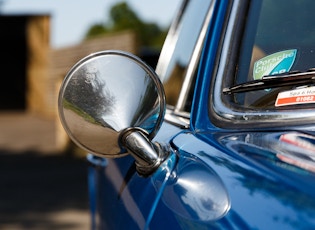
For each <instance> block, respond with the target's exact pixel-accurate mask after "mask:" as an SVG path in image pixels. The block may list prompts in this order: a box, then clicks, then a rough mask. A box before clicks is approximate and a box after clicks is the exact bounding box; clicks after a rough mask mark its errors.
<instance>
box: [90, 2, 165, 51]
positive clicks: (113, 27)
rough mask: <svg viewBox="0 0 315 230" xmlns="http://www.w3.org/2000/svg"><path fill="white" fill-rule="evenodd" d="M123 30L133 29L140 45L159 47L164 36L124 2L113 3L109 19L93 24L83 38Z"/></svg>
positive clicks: (160, 30)
mask: <svg viewBox="0 0 315 230" xmlns="http://www.w3.org/2000/svg"><path fill="white" fill-rule="evenodd" d="M123 30H133V31H134V32H135V33H136V34H137V37H138V39H139V43H140V45H142V46H148V47H152V48H157V49H160V48H161V47H162V45H163V42H164V39H165V37H166V33H167V32H166V30H162V29H161V28H160V27H159V26H158V25H157V24H156V23H147V22H143V21H142V20H141V19H140V18H139V17H138V16H137V14H136V13H135V12H134V11H133V10H132V9H131V8H130V7H129V6H128V4H127V3H126V2H120V3H117V4H116V5H114V6H113V7H112V8H111V10H110V21H109V22H107V23H105V24H95V25H93V26H91V28H90V29H89V30H88V32H87V34H86V36H85V38H86V39H89V38H93V37H95V36H99V35H103V34H106V33H113V32H117V31H123Z"/></svg>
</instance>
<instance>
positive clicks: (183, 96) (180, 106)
mask: <svg viewBox="0 0 315 230" xmlns="http://www.w3.org/2000/svg"><path fill="white" fill-rule="evenodd" d="M214 3H215V1H211V3H210V5H209V9H208V13H207V16H206V18H205V20H204V23H203V25H202V28H201V31H200V34H199V36H198V39H197V42H196V45H195V48H194V52H193V54H192V56H191V59H190V61H189V65H188V67H187V72H186V75H185V77H184V82H183V85H182V88H181V91H180V94H179V98H178V101H177V104H176V105H175V112H179V111H183V110H184V107H185V102H186V100H187V97H188V94H189V90H190V87H191V85H192V82H193V80H194V72H195V71H196V69H197V68H198V65H199V59H200V56H201V52H202V48H203V43H204V41H205V37H206V33H207V30H208V26H209V23H210V19H211V16H212V15H213V11H214V5H215V4H214Z"/></svg>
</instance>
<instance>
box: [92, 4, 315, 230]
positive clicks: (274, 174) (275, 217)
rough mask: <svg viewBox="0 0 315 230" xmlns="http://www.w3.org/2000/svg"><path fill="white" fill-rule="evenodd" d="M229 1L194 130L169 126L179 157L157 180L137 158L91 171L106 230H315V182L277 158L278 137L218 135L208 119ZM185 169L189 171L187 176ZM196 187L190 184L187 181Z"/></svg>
mask: <svg viewBox="0 0 315 230" xmlns="http://www.w3.org/2000/svg"><path fill="white" fill-rule="evenodd" d="M227 6H228V1H218V2H217V3H216V6H215V14H214V17H213V19H212V21H211V23H210V28H209V32H208V36H207V40H206V44H205V48H204V51H203V56H202V61H201V68H200V72H199V76H198V79H197V85H196V91H195V92H197V93H196V94H195V96H194V103H193V107H192V112H191V127H190V130H182V129H180V128H178V127H175V126H173V125H171V124H168V123H164V124H163V125H162V127H161V130H160V131H159V132H158V134H157V136H156V137H155V138H154V141H158V142H160V143H168V144H169V148H170V150H171V155H170V157H169V159H168V160H166V161H165V162H164V164H163V165H162V166H161V167H160V168H159V169H158V170H157V171H156V172H155V173H154V174H153V175H152V176H150V177H147V178H144V177H140V176H139V175H138V174H137V173H136V170H135V166H134V160H133V159H132V158H131V157H129V156H128V157H126V158H121V159H110V160H108V162H107V165H106V166H105V167H95V166H94V167H91V174H90V175H91V177H92V181H93V184H92V185H91V186H92V187H93V185H94V187H95V189H93V190H92V193H93V194H91V195H92V196H93V197H94V198H96V199H93V200H92V201H93V202H94V205H93V204H92V207H93V209H95V216H94V218H93V227H95V228H97V229H98V228H99V229H173V230H175V229H242V230H243V229H314V228H315V179H314V178H315V177H314V174H313V173H312V172H310V171H307V170H304V169H301V168H299V167H296V166H293V165H290V164H286V163H284V162H283V161H280V160H279V158H277V155H276V154H275V153H274V152H273V151H272V149H273V148H274V145H277V144H278V142H277V140H278V139H276V138H274V137H275V136H280V135H282V134H284V133H285V132H284V131H281V130H278V131H277V132H271V131H269V132H259V133H258V132H257V133H255V132H251V133H248V132H244V133H242V132H237V131H235V130H234V131H230V130H223V129H219V128H216V127H215V126H214V125H213V124H212V123H211V121H210V119H209V116H208V105H209V88H210V83H211V78H210V76H211V73H212V72H213V69H214V59H215V57H216V51H217V47H218V42H219V39H220V36H221V28H222V23H223V18H224V17H225V12H226V8H227ZM183 169H185V170H183ZM186 178H188V179H187V180H186V181H187V182H189V184H187V183H185V179H186Z"/></svg>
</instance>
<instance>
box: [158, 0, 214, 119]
mask: <svg viewBox="0 0 315 230" xmlns="http://www.w3.org/2000/svg"><path fill="white" fill-rule="evenodd" d="M188 2H189V0H184V1H183V3H182V5H181V7H180V9H179V13H178V14H177V16H176V18H175V20H174V21H173V23H172V25H171V27H170V30H169V33H168V35H167V37H166V40H165V43H164V46H163V49H162V52H161V55H160V58H159V61H158V64H157V67H156V73H157V74H158V76H159V77H160V79H161V81H162V82H163V81H164V77H165V74H166V71H167V65H168V63H169V61H170V59H171V57H172V54H173V51H174V49H175V47H176V42H177V41H178V36H179V34H178V32H179V31H178V28H179V27H180V26H181V18H182V15H183V13H184V11H185V9H186V7H187V5H188ZM215 2H216V1H215V0H211V2H210V4H209V9H208V12H207V14H206V17H205V19H204V20H203V23H202V26H201V30H200V33H199V35H198V38H197V41H196V44H195V46H194V49H193V53H192V56H191V58H190V60H189V64H188V66H187V70H186V73H185V75H184V81H183V84H182V87H181V90H180V93H179V97H178V99H177V102H176V105H175V106H174V114H180V115H179V116H181V114H183V116H184V117H188V118H189V117H190V112H187V111H184V107H185V102H186V100H187V97H188V94H189V90H190V88H191V86H192V83H193V80H194V79H193V77H194V72H195V71H196V70H197V68H198V65H199V60H200V56H201V52H202V48H203V43H204V40H205V37H206V33H207V29H208V26H209V23H210V19H211V16H212V14H213V11H214V5H215Z"/></svg>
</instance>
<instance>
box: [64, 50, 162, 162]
mask: <svg viewBox="0 0 315 230" xmlns="http://www.w3.org/2000/svg"><path fill="white" fill-rule="evenodd" d="M58 106H59V115H60V119H61V122H62V124H63V126H64V128H65V130H66V131H67V133H68V135H69V136H70V137H71V139H72V140H73V141H74V142H75V143H76V144H77V145H79V146H80V147H82V148H84V149H85V150H87V151H89V152H92V153H95V154H98V155H101V156H104V155H105V156H107V157H117V156H123V155H125V154H126V151H125V150H124V149H123V148H121V147H120V146H119V140H118V139H119V136H120V134H121V132H122V131H123V130H125V129H127V128H130V127H137V128H140V129H141V130H143V132H144V133H146V134H147V135H148V137H149V139H152V138H153V136H154V135H155V133H156V131H157V130H158V128H159V127H160V125H161V121H162V119H163V117H164V110H165V98H164V92H163V88H162V85H161V83H160V81H159V79H158V77H157V76H156V74H155V73H154V71H153V70H152V69H151V68H150V67H148V66H147V65H145V64H144V63H143V62H142V61H141V60H140V59H138V58H137V57H135V56H133V55H131V54H128V53H125V52H121V51H103V52H99V53H95V54H92V55H90V56H88V57H86V58H84V59H82V60H81V61H79V62H78V63H77V64H76V65H75V66H74V67H73V68H72V69H71V70H70V72H69V73H68V75H67V76H66V78H65V80H64V82H63V85H62V86H61V90H60V94H59V105H58Z"/></svg>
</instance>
